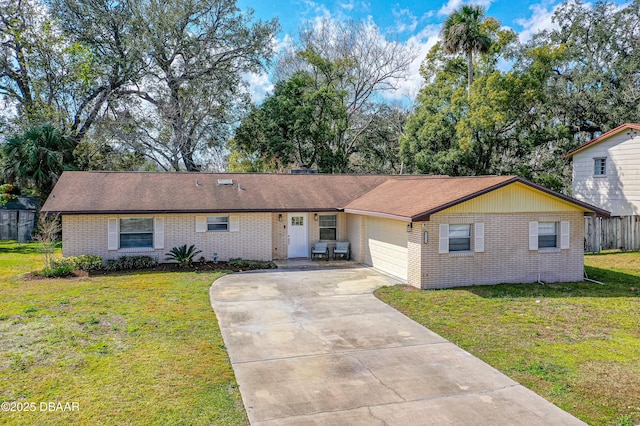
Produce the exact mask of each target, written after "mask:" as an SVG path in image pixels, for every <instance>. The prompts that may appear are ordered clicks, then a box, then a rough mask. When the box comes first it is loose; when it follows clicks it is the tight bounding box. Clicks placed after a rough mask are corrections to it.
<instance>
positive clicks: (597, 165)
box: [593, 158, 607, 176]
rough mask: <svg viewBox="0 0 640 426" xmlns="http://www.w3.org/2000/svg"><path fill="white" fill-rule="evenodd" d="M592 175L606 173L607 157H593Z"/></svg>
mask: <svg viewBox="0 0 640 426" xmlns="http://www.w3.org/2000/svg"><path fill="white" fill-rule="evenodd" d="M593 175H594V176H606V175H607V159H606V158H594V159H593Z"/></svg>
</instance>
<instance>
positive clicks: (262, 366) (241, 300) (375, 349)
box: [210, 267, 584, 426]
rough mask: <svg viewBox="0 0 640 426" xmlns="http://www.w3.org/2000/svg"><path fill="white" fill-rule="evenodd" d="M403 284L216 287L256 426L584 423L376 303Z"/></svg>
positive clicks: (338, 279)
mask: <svg viewBox="0 0 640 426" xmlns="http://www.w3.org/2000/svg"><path fill="white" fill-rule="evenodd" d="M395 283H396V281H394V280H393V279H391V278H389V277H386V276H384V275H381V274H378V273H377V272H375V271H374V270H372V269H371V268H366V267H357V268H349V269H342V268H341V269H319V270H309V269H304V270H292V269H288V270H275V271H260V272H248V273H242V274H233V275H227V276H225V277H222V278H221V279H219V280H217V281H216V282H215V283H214V284H213V285H212V286H211V290H210V296H211V304H212V306H213V309H214V310H215V312H216V315H217V317H218V322H219V324H220V328H221V330H222V336H223V338H224V341H225V345H226V347H227V350H228V352H229V357H230V358H231V364H232V365H233V369H234V371H235V374H236V379H237V381H238V384H239V386H240V393H241V394H242V399H243V401H244V405H245V408H246V409H247V413H248V416H249V420H250V421H251V424H252V425H254V426H257V425H269V426H271V425H296V426H297V425H316V424H331V425H402V426H410V425H453V424H465V425H467V424H473V425H582V424H584V423H582V422H581V421H579V420H578V419H576V418H575V417H573V416H571V415H570V414H568V413H566V412H565V411H563V410H561V409H559V408H558V407H556V406H555V405H553V404H551V403H550V402H548V401H546V400H545V399H543V398H542V397H540V396H538V395H536V394H535V393H533V392H531V391H530V390H528V389H526V388H525V387H523V386H522V385H520V384H518V383H517V382H515V381H513V380H511V379H510V378H508V377H507V376H505V375H504V374H502V373H500V372H499V371H497V370H495V369H494V368H492V367H490V366H489V365H487V364H486V363H484V362H482V361H480V360H479V359H477V358H475V357H474V356H472V355H470V354H469V353H468V352H466V351H464V350H462V349H460V348H459V347H457V346H456V345H454V344H453V343H451V342H449V341H447V340H445V339H443V338H442V337H440V336H438V335H437V334H435V333H433V332H431V331H430V330H428V329H426V328H425V327H423V326H421V325H420V324H418V323H416V322H414V321H413V320H411V319H409V318H407V317H406V316H404V315H403V314H401V313H400V312H398V311H396V310H395V309H393V308H391V307H389V306H388V305H386V304H385V303H383V302H381V301H379V300H378V299H377V298H376V297H375V296H373V294H372V292H373V290H375V289H376V288H378V287H380V286H382V285H388V284H395Z"/></svg>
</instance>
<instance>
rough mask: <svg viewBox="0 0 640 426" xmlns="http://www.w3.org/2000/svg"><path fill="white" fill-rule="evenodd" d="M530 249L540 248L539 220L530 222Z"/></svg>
mask: <svg viewBox="0 0 640 426" xmlns="http://www.w3.org/2000/svg"><path fill="white" fill-rule="evenodd" d="M529 250H538V222H529Z"/></svg>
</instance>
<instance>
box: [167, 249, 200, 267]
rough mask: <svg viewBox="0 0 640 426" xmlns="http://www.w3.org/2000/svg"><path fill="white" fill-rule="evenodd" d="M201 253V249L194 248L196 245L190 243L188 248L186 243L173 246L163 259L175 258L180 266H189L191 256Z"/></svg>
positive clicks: (191, 259) (191, 261)
mask: <svg viewBox="0 0 640 426" xmlns="http://www.w3.org/2000/svg"><path fill="white" fill-rule="evenodd" d="M198 253H202V250H196V246H195V245H193V244H191V246H189V248H187V245H186V244H185V245H183V246H180V247H174V248H172V249H171V250H169V253H167V254H166V257H165V260H175V261H176V262H178V263H179V264H180V266H189V265H191V264H192V263H193V258H194V257H195V256H196V254H198Z"/></svg>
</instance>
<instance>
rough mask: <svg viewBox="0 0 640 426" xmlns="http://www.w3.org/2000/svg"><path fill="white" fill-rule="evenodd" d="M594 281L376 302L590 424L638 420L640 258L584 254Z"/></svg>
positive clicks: (393, 293)
mask: <svg viewBox="0 0 640 426" xmlns="http://www.w3.org/2000/svg"><path fill="white" fill-rule="evenodd" d="M585 263H586V265H588V266H587V273H588V275H589V277H590V278H592V279H595V280H599V281H603V282H605V283H606V285H604V286H602V285H600V284H595V283H568V284H567V283H563V284H547V285H545V286H541V285H539V284H527V285H513V284H505V285H498V286H478V287H467V288H460V289H451V290H437V291H420V290H416V289H414V288H411V287H407V286H394V287H383V288H381V289H379V290H378V291H377V292H376V295H377V296H378V297H379V298H380V299H381V300H383V301H385V302H386V303H389V304H390V305H391V306H393V307H395V308H396V309H398V310H400V311H401V312H403V313H405V314H406V315H407V316H409V317H411V318H413V319H414V320H416V321H417V322H419V323H421V324H423V325H425V326H426V327H428V328H430V329H431V330H433V331H435V332H436V333H438V334H440V335H441V336H443V337H444V338H446V339H448V340H450V341H452V342H453V343H455V344H457V345H459V346H460V347H462V348H464V349H465V350H467V351H469V352H470V353H472V354H473V355H476V356H477V357H479V358H481V359H483V360H484V361H486V362H487V363H489V364H491V365H492V366H494V367H496V368H497V369H498V370H500V371H502V372H504V373H505V374H507V375H508V376H510V377H511V378H513V379H514V380H517V381H518V382H520V383H522V384H523V385H524V386H526V387H528V388H530V389H531V390H533V391H534V392H536V393H538V394H540V395H542V396H543V397H545V398H546V399H548V400H550V401H551V402H553V403H554V404H556V405H558V406H559V407H561V408H563V409H565V410H566V411H568V412H570V413H572V414H573V415H575V416H577V417H578V418H580V419H582V420H584V421H585V422H587V423H589V424H594V425H598V424H600V425H610V424H619V425H633V424H634V423H639V422H640V253H638V252H634V253H609V254H600V255H591V256H586V258H585Z"/></svg>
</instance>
